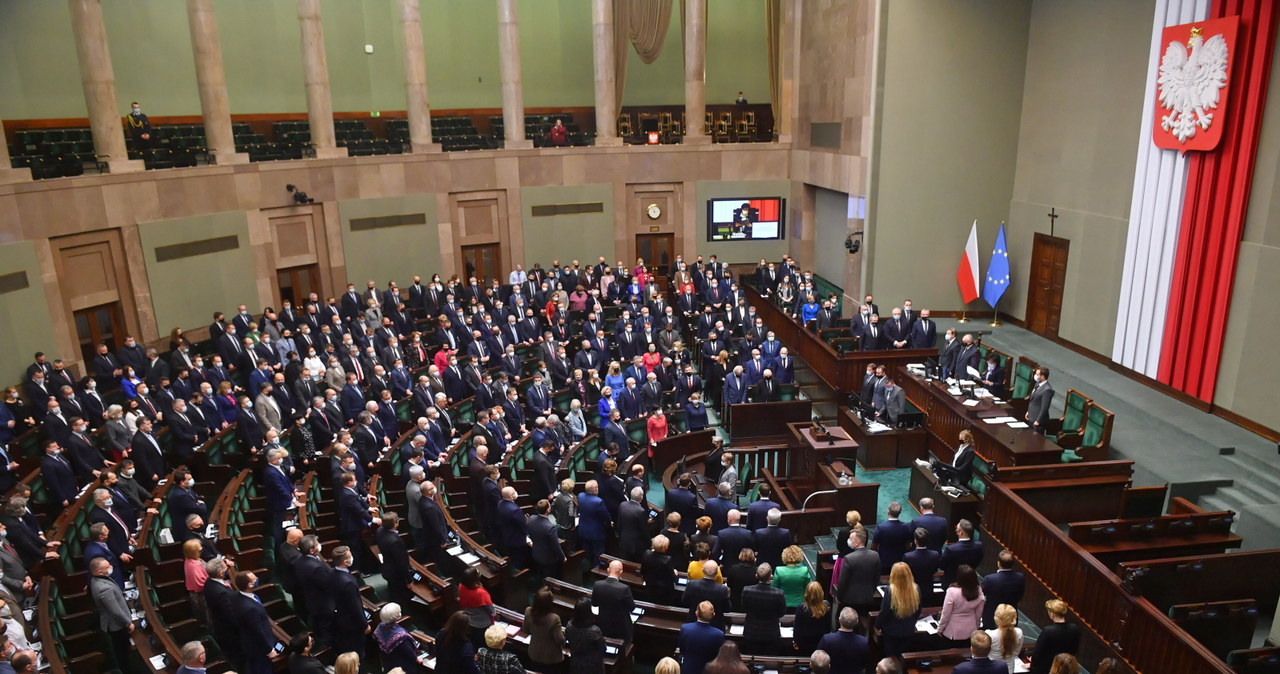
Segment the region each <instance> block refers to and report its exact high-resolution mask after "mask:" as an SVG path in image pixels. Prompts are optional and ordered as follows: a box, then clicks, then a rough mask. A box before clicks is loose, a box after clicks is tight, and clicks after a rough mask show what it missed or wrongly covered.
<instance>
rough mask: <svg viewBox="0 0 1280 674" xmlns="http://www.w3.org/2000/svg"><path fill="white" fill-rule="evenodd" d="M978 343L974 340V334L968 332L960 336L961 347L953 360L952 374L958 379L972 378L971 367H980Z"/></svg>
mask: <svg viewBox="0 0 1280 674" xmlns="http://www.w3.org/2000/svg"><path fill="white" fill-rule="evenodd" d="M979 355H980V354H979V353H978V345H977V344H975V343H974V341H973V335H969V334H966V335H965V336H964V337H961V338H960V348H959V350H957V351H956V355H955V359H954V361H953V362H952V373H951V376H953V377H955V378H956V379H970V378H972V377H973V375H972V374H970V373H969V368H973V369H975V370H977V369H978V356H979Z"/></svg>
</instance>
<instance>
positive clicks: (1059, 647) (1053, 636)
mask: <svg viewBox="0 0 1280 674" xmlns="http://www.w3.org/2000/svg"><path fill="white" fill-rule="evenodd" d="M1079 650H1080V627H1079V626H1078V625H1076V624H1075V623H1051V624H1049V625H1045V628H1044V629H1042V630H1040V636H1039V637H1038V638H1037V639H1036V650H1035V653H1033V654H1032V657H1031V674H1049V669H1050V668H1052V667H1053V658H1054V656H1056V655H1058V654H1059V653H1076V652H1078V651H1079ZM1006 671H1007V670H1006Z"/></svg>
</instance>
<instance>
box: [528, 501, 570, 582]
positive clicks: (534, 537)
mask: <svg viewBox="0 0 1280 674" xmlns="http://www.w3.org/2000/svg"><path fill="white" fill-rule="evenodd" d="M533 512H534V515H533V517H530V518H529V521H528V524H527V535H528V536H529V540H530V541H532V542H533V546H532V550H531V552H532V555H531V556H532V557H533V564H534V569H535V571H536V572H537V573H536V575H537V576H541V577H542V578H559V577H560V568H561V566H562V565H563V564H564V560H565V555H564V549H563V548H562V547H560V538H559V535H558V533H557V531H556V525H555V523H553V522H552V521H551V518H549V517H547V515H548V514H550V513H551V502H550V501H548V500H547V499H545V498H544V499H539V500H538V502H537V503H536V504H534V506H533Z"/></svg>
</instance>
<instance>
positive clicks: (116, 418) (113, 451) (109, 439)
mask: <svg viewBox="0 0 1280 674" xmlns="http://www.w3.org/2000/svg"><path fill="white" fill-rule="evenodd" d="M102 435H103V437H104V438H105V439H106V450H107V453H109V454H110V455H111V460H112V461H114V462H116V463H119V462H120V460H121V459H123V458H124V456H125V452H126V451H128V450H129V444H130V443H132V442H133V436H132V435H130V433H129V427H128V426H125V425H124V408H123V407H121V406H119V405H114V404H113V405H110V406H108V407H107V423H106V424H103V426H102Z"/></svg>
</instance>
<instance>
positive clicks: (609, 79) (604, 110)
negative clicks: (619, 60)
mask: <svg viewBox="0 0 1280 674" xmlns="http://www.w3.org/2000/svg"><path fill="white" fill-rule="evenodd" d="M591 31H592V36H591V47H592V52H593V53H594V55H595V69H596V145H606V146H618V145H622V139H621V138H619V137H618V102H617V100H616V99H615V97H614V87H615V79H614V58H613V0H591Z"/></svg>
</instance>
